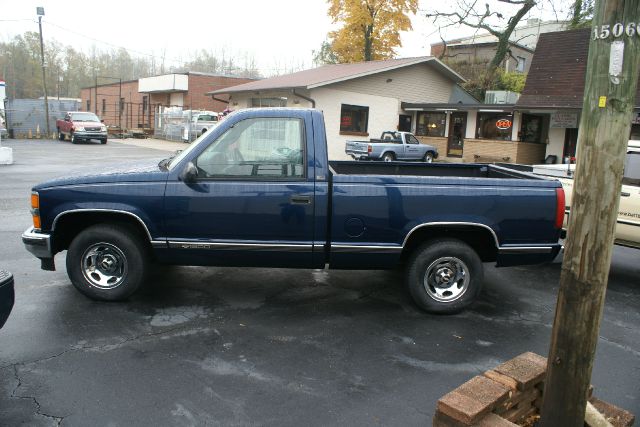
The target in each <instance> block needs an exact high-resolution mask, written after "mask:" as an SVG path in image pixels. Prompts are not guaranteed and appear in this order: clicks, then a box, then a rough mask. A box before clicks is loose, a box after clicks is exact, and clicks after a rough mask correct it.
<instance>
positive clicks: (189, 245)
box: [168, 240, 313, 252]
mask: <svg viewBox="0 0 640 427" xmlns="http://www.w3.org/2000/svg"><path fill="white" fill-rule="evenodd" d="M168 245H169V248H170V249H216V250H237V251H239V250H245V251H287V252H311V251H312V250H313V245H312V244H311V243H296V244H289V243H240V242H216V241H211V242H192V241H176V240H170V241H169V242H168Z"/></svg>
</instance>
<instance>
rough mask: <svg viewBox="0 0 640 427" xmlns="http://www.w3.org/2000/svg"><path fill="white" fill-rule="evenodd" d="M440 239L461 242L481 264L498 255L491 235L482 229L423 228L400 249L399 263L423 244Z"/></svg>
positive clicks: (462, 227)
mask: <svg viewBox="0 0 640 427" xmlns="http://www.w3.org/2000/svg"><path fill="white" fill-rule="evenodd" d="M441 238H452V239H458V240H461V241H463V242H464V243H466V244H468V245H469V246H471V247H472V248H473V250H474V251H476V253H477V254H478V256H479V257H480V259H481V260H482V262H492V261H495V260H496V258H497V255H498V248H497V247H496V240H495V238H494V237H493V234H492V233H491V232H490V231H489V230H487V229H485V228H483V227H479V226H473V225H461V226H458V225H443V226H424V227H422V228H419V229H417V230H416V231H414V232H413V233H411V235H410V236H409V239H408V240H407V242H406V243H405V245H404V248H403V249H402V257H401V261H402V262H403V263H404V262H405V261H406V260H407V258H408V257H409V256H410V255H411V253H413V251H414V250H415V249H416V248H417V247H418V246H420V245H422V244H423V243H425V242H427V241H429V240H433V239H441Z"/></svg>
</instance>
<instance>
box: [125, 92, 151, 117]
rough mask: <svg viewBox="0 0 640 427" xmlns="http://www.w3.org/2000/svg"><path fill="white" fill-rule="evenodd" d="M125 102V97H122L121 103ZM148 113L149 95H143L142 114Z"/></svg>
mask: <svg viewBox="0 0 640 427" xmlns="http://www.w3.org/2000/svg"><path fill="white" fill-rule="evenodd" d="M122 104H124V98H120V105H122ZM120 110H122V107H120ZM146 113H147V97H146V96H143V97H142V114H146Z"/></svg>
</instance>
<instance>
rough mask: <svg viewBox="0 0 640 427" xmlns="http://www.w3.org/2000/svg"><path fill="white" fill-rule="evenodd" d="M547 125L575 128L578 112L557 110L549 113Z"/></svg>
mask: <svg viewBox="0 0 640 427" xmlns="http://www.w3.org/2000/svg"><path fill="white" fill-rule="evenodd" d="M549 126H550V127H552V128H577V127H578V113H567V112H562V111H557V112H555V113H553V114H552V115H551V121H550V124H549Z"/></svg>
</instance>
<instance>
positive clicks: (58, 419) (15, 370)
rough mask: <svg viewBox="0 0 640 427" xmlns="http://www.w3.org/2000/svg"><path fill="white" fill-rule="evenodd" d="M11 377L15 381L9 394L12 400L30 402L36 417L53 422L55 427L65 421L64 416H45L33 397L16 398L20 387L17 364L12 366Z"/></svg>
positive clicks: (20, 381)
mask: <svg viewBox="0 0 640 427" xmlns="http://www.w3.org/2000/svg"><path fill="white" fill-rule="evenodd" d="M13 376H14V378H15V379H16V382H17V384H16V386H15V387H14V389H13V391H12V392H11V396H10V397H11V398H12V399H26V400H30V401H32V402H33V403H34V404H35V406H36V412H35V413H36V415H39V416H41V417H44V418H49V419H51V420H53V422H54V423H55V424H54V425H55V426H56V427H59V426H60V425H61V424H62V420H64V419H65V417H66V415H65V416H62V417H60V416H57V415H51V414H46V413H44V412H42V411H41V406H40V402H38V399H36V397H35V396H18V395H17V394H16V393H17V392H18V389H19V388H20V386H21V385H22V380H21V379H20V375H19V374H18V364H15V365H13Z"/></svg>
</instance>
